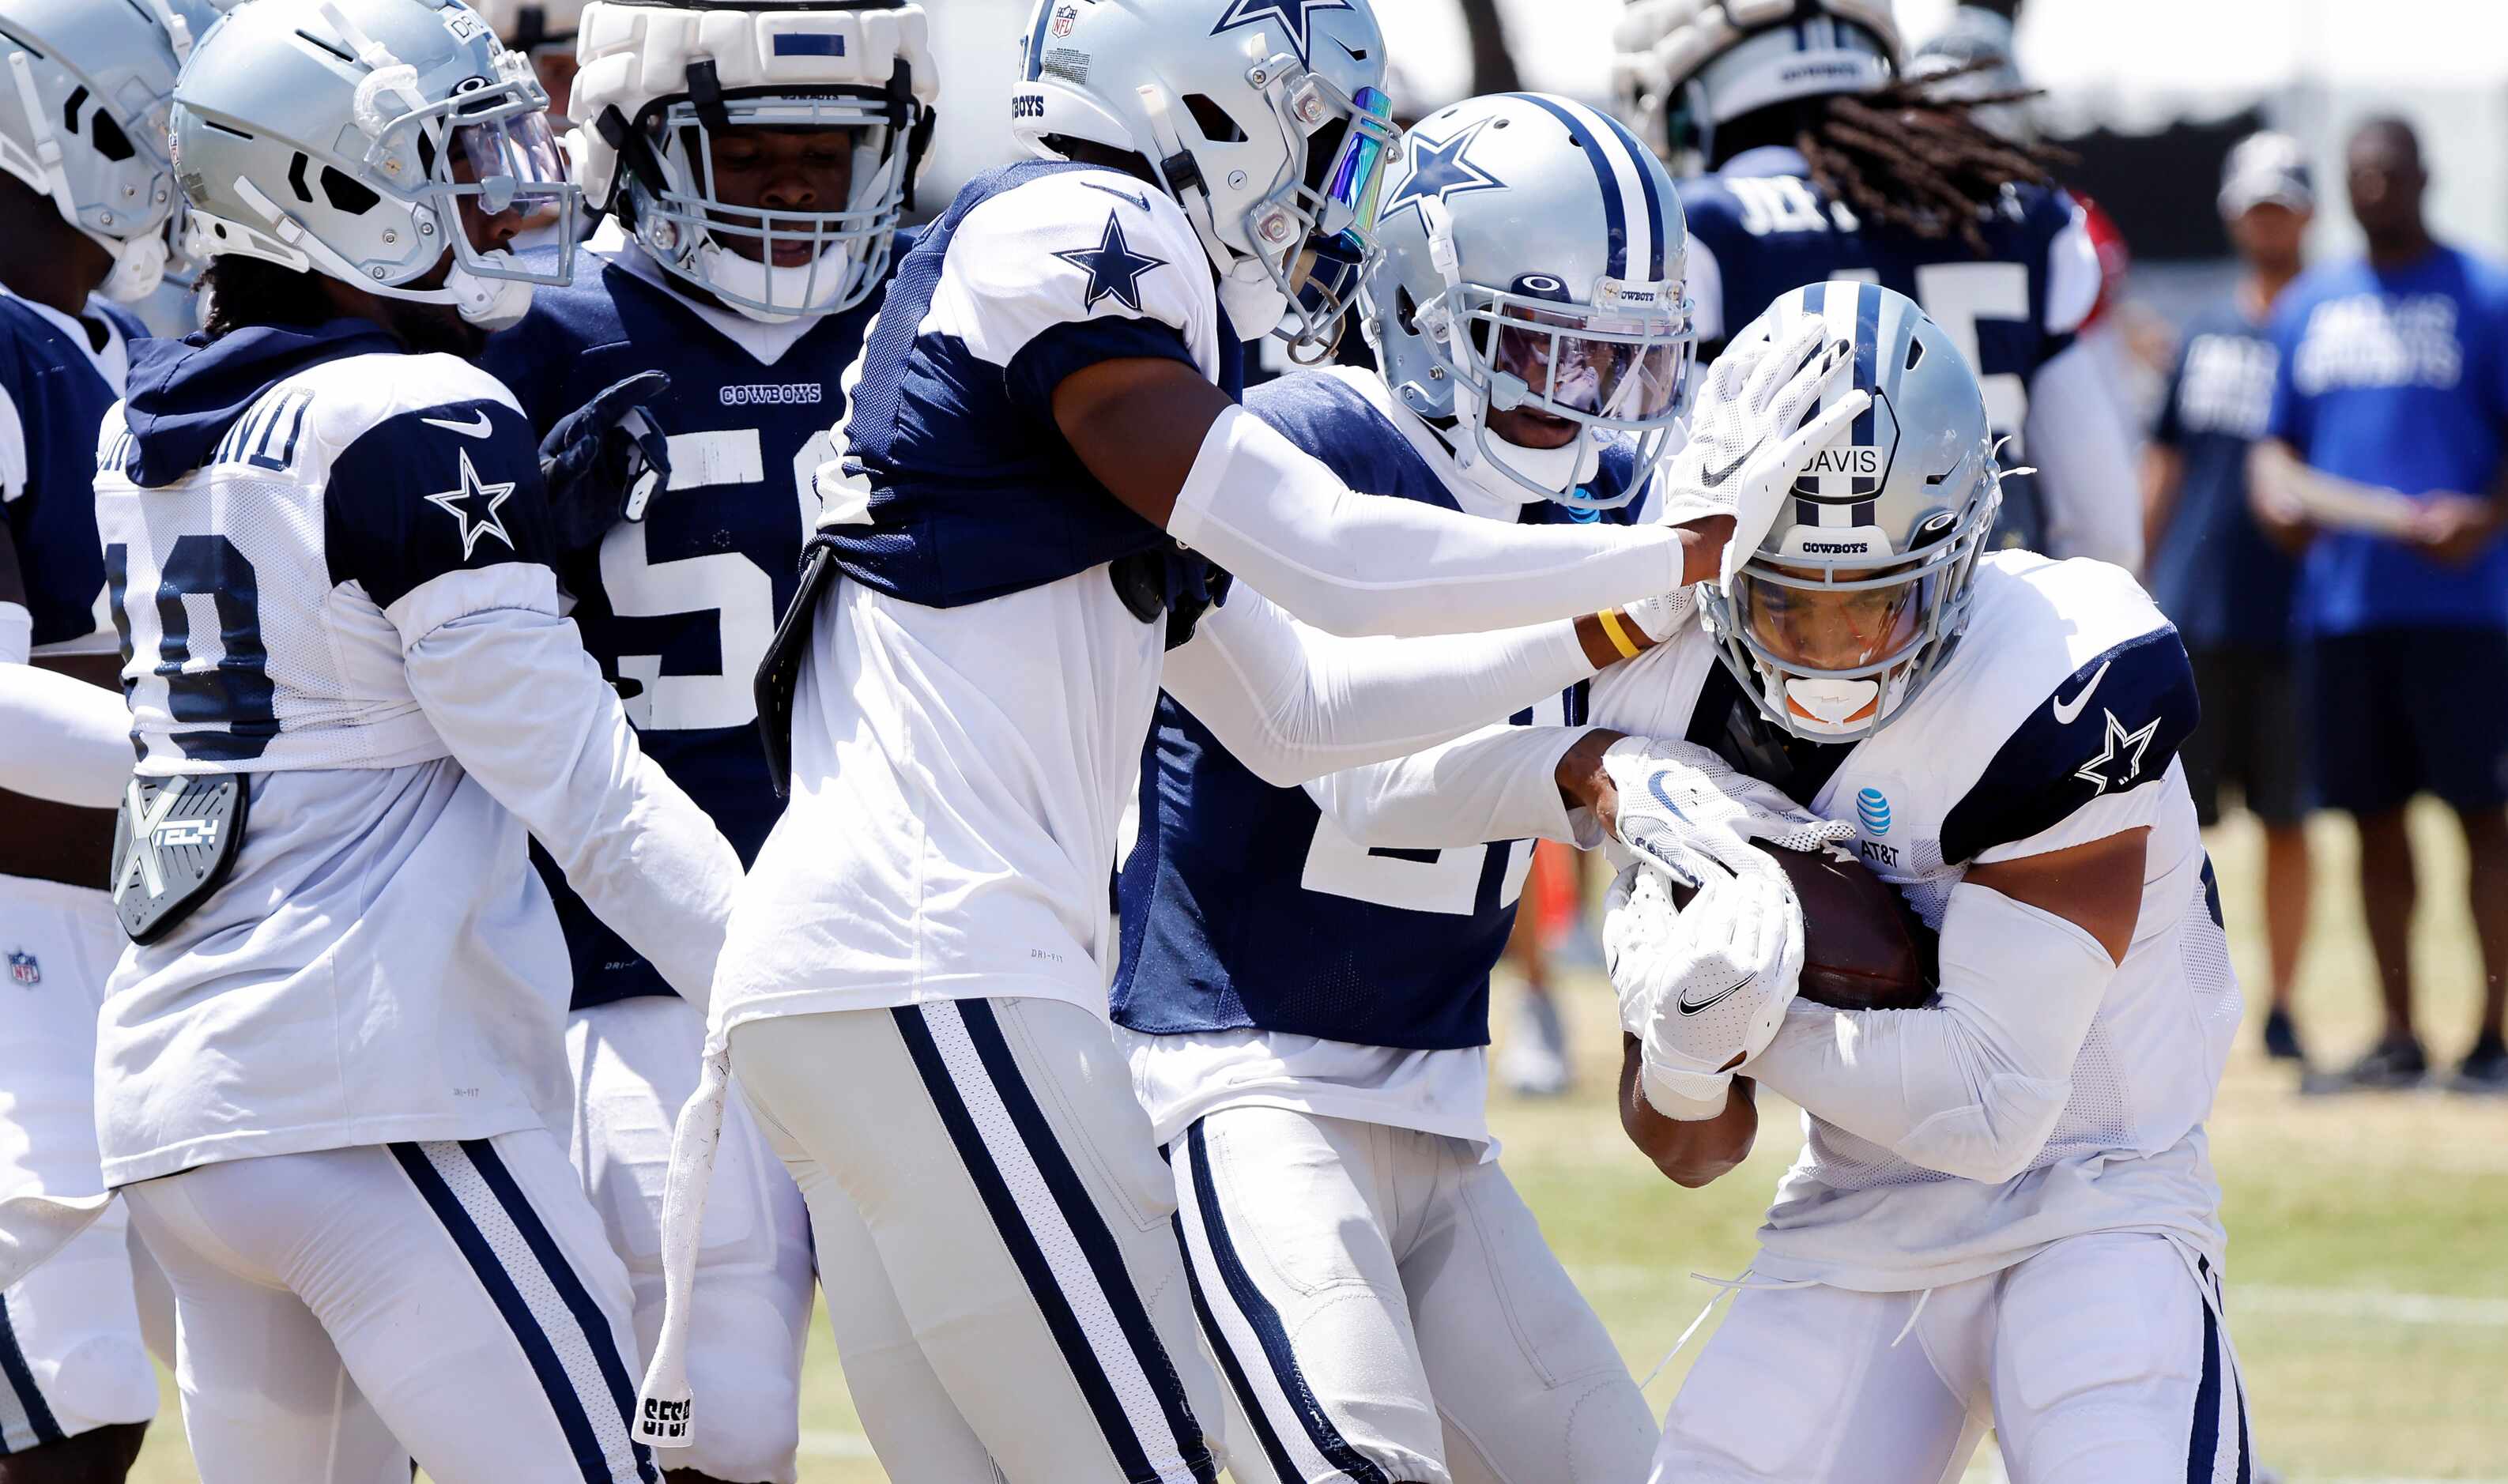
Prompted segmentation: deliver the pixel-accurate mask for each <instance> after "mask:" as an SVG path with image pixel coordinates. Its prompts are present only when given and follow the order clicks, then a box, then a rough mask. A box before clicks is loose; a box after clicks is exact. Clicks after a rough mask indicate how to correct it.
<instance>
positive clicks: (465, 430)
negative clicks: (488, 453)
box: [418, 412, 490, 438]
mask: <svg viewBox="0 0 2508 1484" xmlns="http://www.w3.org/2000/svg"><path fill="white" fill-rule="evenodd" d="M477 416H478V418H479V420H478V421H476V422H448V421H446V420H445V419H444V418H442V417H421V418H419V419H418V420H419V421H421V422H424V423H425V424H426V425H427V426H428V427H440V428H442V429H444V431H446V432H448V433H459V434H461V436H462V437H464V438H485V437H487V436H488V434H489V431H490V428H489V423H488V415H487V414H486V413H484V412H483V413H480V414H478V415H477Z"/></svg>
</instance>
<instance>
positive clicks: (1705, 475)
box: [1699, 438, 1767, 489]
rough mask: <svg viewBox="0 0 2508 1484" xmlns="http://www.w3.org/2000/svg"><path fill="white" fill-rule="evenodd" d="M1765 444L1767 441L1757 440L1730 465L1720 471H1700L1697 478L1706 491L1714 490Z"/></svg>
mask: <svg viewBox="0 0 2508 1484" xmlns="http://www.w3.org/2000/svg"><path fill="white" fill-rule="evenodd" d="M1766 442H1767V440H1766V439H1764V438H1762V439H1760V440H1759V443H1754V444H1752V445H1751V446H1750V447H1749V448H1747V449H1744V450H1743V451H1742V456H1741V457H1739V458H1736V459H1734V460H1733V461H1732V462H1731V463H1729V464H1726V465H1725V466H1724V467H1723V468H1721V469H1706V470H1702V471H1701V472H1700V474H1699V478H1700V479H1702V480H1704V481H1705V482H1706V484H1707V488H1708V489H1715V488H1716V487H1717V486H1718V485H1721V484H1723V483H1724V482H1725V481H1726V480H1728V479H1731V478H1732V477H1733V471H1735V470H1736V469H1739V468H1741V467H1742V466H1743V465H1744V464H1747V463H1749V462H1750V461H1751V455H1752V454H1753V453H1756V452H1759V444H1763V443H1766Z"/></svg>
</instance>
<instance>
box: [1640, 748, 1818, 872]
mask: <svg viewBox="0 0 2508 1484" xmlns="http://www.w3.org/2000/svg"><path fill="white" fill-rule="evenodd" d="M1603 772H1604V774H1605V775H1606V776H1608V777H1609V778H1610V780H1611V787H1612V789H1613V791H1614V792H1616V793H1617V794H1618V795H1619V804H1618V808H1617V813H1616V815H1615V816H1614V817H1612V818H1610V819H1605V820H1604V821H1603V823H1604V827H1605V828H1607V829H1608V830H1609V831H1610V832H1611V834H1612V836H1613V837H1614V838H1616V839H1617V840H1618V841H1619V842H1620V843H1621V844H1622V845H1625V846H1627V847H1628V848H1629V849H1630V850H1632V851H1637V852H1638V853H1639V854H1640V855H1641V856H1642V857H1644V858H1645V859H1647V860H1649V861H1652V862H1653V863H1654V864H1655V865H1657V866H1658V867H1660V868H1661V869H1663V870H1665V871H1669V872H1671V873H1673V875H1674V877H1675V879H1677V880H1679V881H1681V882H1682V883H1683V884H1684V885H1686V884H1687V881H1688V879H1689V877H1690V876H1692V875H1694V874H1695V873H1694V872H1692V871H1691V870H1690V869H1689V867H1688V862H1687V859H1686V856H1687V853H1688V852H1689V851H1699V850H1705V851H1709V852H1710V853H1714V854H1716V855H1718V856H1719V857H1723V856H1728V855H1729V853H1730V852H1728V851H1720V850H1717V849H1715V846H1714V845H1713V844H1711V843H1710V842H1707V841H1704V840H1702V839H1700V838H1699V837H1700V836H1701V835H1702V834H1704V833H1706V832H1708V831H1715V832H1718V833H1720V834H1721V835H1723V836H1726V837H1729V838H1730V839H1732V840H1734V841H1737V842H1741V843H1743V844H1746V845H1747V844H1748V843H1749V842H1750V841H1752V840H1765V841H1767V842H1769V843H1770V844H1772V845H1778V846H1782V847H1784V848H1785V849H1787V850H1789V851H1820V850H1825V849H1826V848H1827V847H1829V846H1832V845H1836V844H1839V843H1841V842H1843V841H1846V840H1849V839H1851V838H1853V836H1854V834H1855V831H1854V829H1853V827H1851V826H1849V825H1846V824H1841V823H1839V822H1837V821H1836V820H1833V819H1824V818H1822V817H1821V816H1820V815H1818V814H1813V813H1812V812H1811V811H1810V810H1807V809H1805V808H1803V807H1802V806H1801V805H1799V804H1796V803H1795V802H1794V801H1793V800H1792V799H1790V798H1789V797H1787V796H1786V792H1785V790H1784V789H1781V788H1779V787H1777V786H1776V785H1775V784H1773V783H1767V782H1762V781H1761V780H1759V779H1757V778H1752V777H1751V776H1750V775H1749V774H1747V773H1743V772H1741V771H1740V770H1738V769H1736V768H1733V767H1732V766H1730V765H1729V764H1727V763H1726V762H1725V761H1724V760H1723V759H1722V758H1720V757H1717V756H1716V755H1715V753H1713V752H1711V751H1709V750H1708V749H1707V748H1705V747H1702V746H1699V745H1698V744H1697V743H1695V742H1665V741H1661V740H1658V739H1655V738H1650V737H1623V738H1621V739H1620V740H1619V741H1618V742H1613V743H1611V745H1610V746H1609V747H1607V748H1605V749H1604V752H1603ZM1728 869H1738V866H1737V865H1734V864H1733V863H1731V862H1730V861H1729V860H1728Z"/></svg>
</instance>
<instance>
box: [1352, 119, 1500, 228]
mask: <svg viewBox="0 0 2508 1484" xmlns="http://www.w3.org/2000/svg"><path fill="white" fill-rule="evenodd" d="M1489 123H1490V121H1489V120H1487V119H1483V120H1481V121H1480V122H1478V123H1476V124H1474V125H1472V126H1471V127H1469V128H1466V129H1464V130H1463V131H1462V132H1461V133H1459V134H1456V135H1454V136H1453V137H1451V138H1448V139H1443V140H1438V139H1431V138H1429V137H1428V136H1427V135H1425V134H1420V133H1414V134H1413V135H1412V136H1411V173H1410V174H1409V175H1406V176H1404V177H1403V179H1402V184H1400V185H1398V186H1396V187H1394V188H1393V199H1391V200H1388V201H1386V202H1385V203H1384V209H1383V212H1382V213H1380V215H1379V218H1378V219H1379V220H1381V221H1389V220H1391V219H1392V216H1393V213H1394V212H1396V211H1399V210H1401V209H1402V208H1403V207H1405V206H1408V207H1410V208H1411V209H1412V210H1414V211H1417V210H1419V209H1420V202H1421V201H1423V200H1426V199H1428V198H1430V197H1432V196H1433V197H1435V198H1436V199H1439V200H1441V201H1442V200H1444V199H1447V198H1448V197H1453V196H1462V195H1465V194H1468V193H1470V192H1473V191H1500V190H1504V189H1505V188H1506V182H1505V181H1502V180H1500V179H1498V178H1497V177H1496V176H1494V175H1492V174H1491V173H1490V172H1489V171H1487V170H1484V169H1482V168H1481V167H1480V166H1479V165H1476V164H1474V163H1471V162H1470V161H1468V160H1466V159H1464V158H1463V152H1464V151H1465V150H1468V149H1470V148H1471V147H1472V141H1473V140H1474V139H1476V138H1478V137H1480V132H1481V130H1482V129H1484V128H1487V127H1489Z"/></svg>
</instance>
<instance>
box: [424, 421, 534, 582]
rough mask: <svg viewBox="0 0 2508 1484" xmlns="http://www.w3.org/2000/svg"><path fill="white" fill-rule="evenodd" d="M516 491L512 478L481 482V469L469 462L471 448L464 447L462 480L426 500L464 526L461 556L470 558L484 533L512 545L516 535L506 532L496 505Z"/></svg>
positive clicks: (454, 522) (466, 559) (457, 523)
mask: <svg viewBox="0 0 2508 1484" xmlns="http://www.w3.org/2000/svg"><path fill="white" fill-rule="evenodd" d="M513 494H514V482H513V481H512V480H507V481H505V482H504V483H503V484H501V485H483V484H481V483H480V482H479V471H478V470H476V469H474V468H472V467H471V466H470V451H469V450H468V449H463V450H462V451H461V484H460V485H459V486H457V487H456V488H454V489H447V490H445V491H444V492H442V493H441V494H430V495H428V496H427V497H426V503H428V504H430V505H433V506H435V507H437V508H438V509H440V510H442V511H443V512H444V513H445V514H447V515H449V516H451V517H453V524H454V525H459V526H461V560H462V561H469V560H470V553H471V551H472V549H473V548H475V547H477V546H478V544H479V538H480V537H482V536H494V537H496V538H497V539H498V540H499V541H502V542H504V543H505V545H506V547H507V548H508V549H511V548H512V546H513V544H514V538H513V537H512V536H511V535H508V534H507V533H506V531H505V522H504V518H503V517H502V516H499V515H498V514H497V507H498V506H499V505H502V504H503V503H505V501H507V500H509V499H511V498H513Z"/></svg>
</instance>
